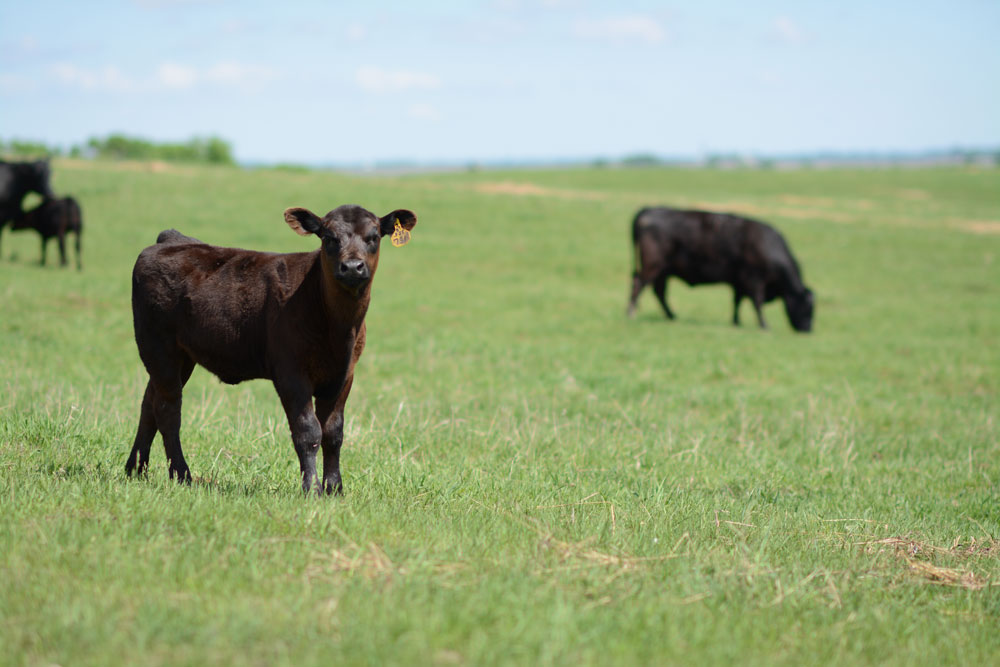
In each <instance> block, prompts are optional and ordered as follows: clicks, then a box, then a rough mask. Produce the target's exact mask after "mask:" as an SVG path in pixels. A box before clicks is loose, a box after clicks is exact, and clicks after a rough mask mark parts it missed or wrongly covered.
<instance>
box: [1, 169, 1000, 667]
mask: <svg viewBox="0 0 1000 667" xmlns="http://www.w3.org/2000/svg"><path fill="white" fill-rule="evenodd" d="M154 167H155V166H149V165H130V164H92V163H83V162H69V161H62V162H56V163H55V165H54V176H53V186H54V189H55V190H56V192H57V193H60V194H63V193H66V194H73V195H75V196H76V197H77V198H78V199H79V200H80V202H81V204H82V206H83V211H84V237H83V263H84V270H83V272H82V273H77V272H76V271H75V270H73V269H59V268H57V267H56V266H53V263H54V260H55V259H56V258H57V257H58V253H57V252H55V249H54V248H53V247H50V249H49V263H50V266H48V267H46V268H40V267H39V266H37V258H38V241H37V238H36V237H35V236H31V235H29V234H30V233H29V232H22V233H18V234H16V235H15V234H11V232H10V230H9V229H8V230H5V231H4V233H3V238H2V259H0V581H2V584H0V663H3V664H13V665H20V664H26V665H36V664H38V665H41V664H61V665H109V664H150V665H157V664H170V665H178V664H179V665H185V664H191V665H201V664H241V665H242V664H262V665H286V664H287V665H303V664H340V663H343V664H440V665H463V664H469V665H492V664H498V665H501V664H523V665H536V664H537V665H569V664H572V665H580V664H595V665H596V664H600V665H608V664H624V665H630V664H731V663H734V662H735V663H739V664H751V665H753V664H759V665H764V664H766V665H771V664H792V665H800V664H830V663H849V664H876V663H877V664H898V665H940V664H954V663H961V664H998V663H1000V632H998V628H1000V541H998V540H1000V485H998V481H1000V444H998V434H1000V424H998V417H1000V410H998V392H1000V170H972V169H958V168H955V169H927V170H831V171H808V170H804V171H792V172H777V171H710V170H679V169H650V170H601V169H577V170H569V169H567V170H553V171H541V170H539V171H508V172H500V171H480V172H462V173H451V174H415V175H406V176H394V177H388V176H382V177H361V176H350V175H343V174H334V173H325V172H293V171H288V170H257V171H247V170H238V169H227V168H198V167H166V168H154ZM342 203H358V204H362V205H363V206H365V207H366V208H368V209H370V210H372V211H374V212H376V213H378V214H385V213H387V212H388V211H390V210H392V209H395V208H400V207H405V208H410V209H412V210H413V211H415V212H416V213H417V216H418V218H419V224H418V225H417V227H416V229H415V230H414V233H413V241H412V242H411V243H410V245H408V246H406V247H404V248H393V247H391V246H390V245H389V244H388V243H384V244H383V249H382V258H381V263H380V268H379V271H378V275H377V276H376V277H375V286H374V292H373V293H374V296H373V302H372V307H371V310H370V311H369V315H368V347H367V350H366V352H365V354H364V356H363V357H362V359H361V362H360V364H359V367H358V372H357V377H356V379H355V384H354V390H353V394H352V396H351V398H350V401H349V402H348V405H347V413H346V416H347V425H346V429H345V444H344V451H343V456H342V463H341V465H342V470H343V473H344V481H345V490H346V495H345V496H344V497H343V498H332V499H327V498H323V499H320V498H315V497H308V498H303V497H302V495H301V493H300V492H299V483H298V481H297V477H298V463H297V460H296V457H295V455H294V452H293V449H292V445H291V440H290V438H289V436H288V428H287V425H286V423H285V419H284V416H283V414H282V412H281V409H280V406H279V404H278V400H277V397H276V395H275V394H274V391H273V389H272V388H271V386H270V385H269V384H268V383H266V382H251V383H245V384H242V385H239V386H236V387H230V386H226V385H222V384H221V383H220V382H218V381H217V380H216V379H214V378H213V377H211V376H210V375H209V374H208V373H207V372H205V371H204V370H197V371H195V374H194V376H193V377H192V379H191V381H190V383H189V384H188V386H187V390H186V392H185V407H184V425H183V429H182V441H183V443H184V446H185V453H186V456H187V459H188V462H189V464H190V466H191V469H192V473H193V474H194V477H195V482H194V484H193V485H192V486H191V487H178V486H175V485H173V484H171V483H169V482H168V480H167V470H166V462H165V460H164V455H163V449H162V446H161V443H160V440H159V438H157V440H156V441H155V442H154V445H153V455H152V464H151V469H150V474H149V476H148V477H147V478H145V479H140V480H128V479H127V478H126V477H125V475H124V464H125V459H126V456H127V454H128V452H129V449H130V447H131V442H132V438H133V436H134V430H135V427H136V422H137V419H138V409H139V404H140V400H141V395H142V390H143V388H144V385H145V381H146V376H145V372H144V370H143V369H142V367H141V364H140V362H139V359H138V355H137V353H136V350H135V344H134V341H133V337H132V323H131V311H130V305H129V293H130V272H131V267H132V263H133V262H134V260H135V257H136V255H137V254H138V252H139V251H140V250H141V249H142V248H143V247H144V246H146V245H149V244H150V243H152V242H153V240H154V239H155V237H156V234H157V233H158V232H159V231H160V230H161V229H164V228H167V227H176V228H178V229H180V230H181V231H183V232H185V233H187V234H191V235H194V236H197V237H200V238H202V239H204V240H206V241H208V242H212V243H216V244H220V245H235V246H241V247H247V248H254V249H262V250H274V251H297V250H311V249H313V248H314V247H315V246H316V243H315V242H314V241H313V240H312V239H311V238H307V239H303V238H301V237H298V236H296V235H295V234H294V233H292V232H291V231H290V230H289V229H288V228H287V227H286V226H285V224H284V222H283V220H282V211H283V210H284V209H285V208H286V207H288V206H306V207H309V208H311V209H313V210H314V211H317V212H319V213H320V214H322V213H325V212H326V211H327V210H329V209H331V208H333V207H334V206H336V205H339V204H342ZM658 203H662V204H675V205H697V206H703V207H712V208H719V209H726V210H731V211H735V212H741V213H745V214H749V215H753V216H757V217H760V218H762V219H764V220H767V221H769V222H771V223H772V224H774V225H775V226H776V227H778V228H779V229H780V230H781V231H782V232H783V233H784V235H785V237H786V238H787V239H788V241H789V244H790V245H791V248H792V250H793V252H794V253H795V254H796V256H797V258H798V259H799V261H800V263H801V264H802V266H803V269H804V275H805V280H806V283H807V284H808V285H810V286H811V287H812V288H813V289H814V290H815V291H816V294H817V310H816V320H815V329H814V333H813V334H811V335H798V334H795V333H793V332H792V331H791V329H790V328H789V326H788V324H787V321H786V318H785V315H784V312H783V309H782V307H781V306H780V305H779V304H777V303H775V304H772V305H770V306H768V307H767V308H766V311H765V312H766V315H767V317H768V318H769V321H770V324H771V329H770V331H767V332H762V331H760V330H758V329H757V328H756V325H755V324H754V317H753V313H752V308H751V306H750V304H749V303H746V302H744V305H743V309H744V310H743V313H742V314H743V321H744V326H743V327H742V328H735V327H733V326H731V325H730V324H729V317H730V307H731V305H730V304H731V301H730V292H729V290H728V288H726V287H721V286H720V287H699V288H697V289H690V288H688V287H687V286H685V285H683V284H680V283H676V282H671V285H670V298H671V305H672V306H673V307H674V310H675V311H676V312H677V315H678V320H677V321H675V322H672V323H671V322H667V321H666V320H665V319H664V318H663V316H662V314H661V313H660V312H659V308H658V306H657V304H656V302H655V299H654V298H653V295H652V293H651V292H648V291H647V292H646V293H644V294H643V296H642V298H641V299H640V302H639V313H638V315H637V317H636V318H635V319H634V320H631V321H630V320H627V319H626V318H625V317H624V310H625V306H626V300H627V296H628V290H629V285H630V274H631V243H630V223H631V217H632V215H633V213H634V212H635V210H636V209H637V208H638V207H640V206H642V205H649V204H658ZM12 256H13V259H12Z"/></svg>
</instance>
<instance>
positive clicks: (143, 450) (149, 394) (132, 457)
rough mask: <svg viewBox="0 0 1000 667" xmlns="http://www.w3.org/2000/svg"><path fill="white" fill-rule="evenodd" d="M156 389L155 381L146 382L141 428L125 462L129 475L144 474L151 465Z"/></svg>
mask: <svg viewBox="0 0 1000 667" xmlns="http://www.w3.org/2000/svg"><path fill="white" fill-rule="evenodd" d="M155 394H156V389H154V388H153V381H152V380H150V381H149V382H148V383H146V392H145V393H144V394H143V396H142V408H141V409H140V411H139V428H138V430H136V433H135V442H134V443H133V444H132V453H131V454H129V457H128V461H126V462H125V474H127V475H128V476H129V477H131V476H132V473H133V472H134V473H137V474H139V475H142V474H144V473H145V472H146V468H147V467H149V448H150V447H151V446H152V444H153V438H154V437H156V416H155V415H154V414H153V401H154V400H155Z"/></svg>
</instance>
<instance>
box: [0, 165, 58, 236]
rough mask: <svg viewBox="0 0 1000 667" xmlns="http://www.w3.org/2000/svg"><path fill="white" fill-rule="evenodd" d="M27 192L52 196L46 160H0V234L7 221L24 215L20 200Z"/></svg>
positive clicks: (46, 196)
mask: <svg viewBox="0 0 1000 667" xmlns="http://www.w3.org/2000/svg"><path fill="white" fill-rule="evenodd" d="M29 192H37V193H38V194H40V195H42V196H43V197H45V198H52V197H54V195H53V194H52V189H51V187H50V186H49V163H48V160H37V161H35V162H4V161H3V160H0V236H2V235H3V228H4V227H5V226H6V225H7V223H8V222H11V221H17V220H20V219H21V218H22V217H23V216H24V211H22V210H21V202H22V201H23V200H24V196H25V195H26V194H28V193H29Z"/></svg>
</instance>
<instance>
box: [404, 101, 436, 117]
mask: <svg viewBox="0 0 1000 667" xmlns="http://www.w3.org/2000/svg"><path fill="white" fill-rule="evenodd" d="M408 113H409V115H410V117H411V118H416V119H417V120H429V121H438V120H441V114H440V113H438V110H437V109H435V108H434V107H433V106H431V105H430V104H414V105H413V106H411V107H410V109H409V112H408Z"/></svg>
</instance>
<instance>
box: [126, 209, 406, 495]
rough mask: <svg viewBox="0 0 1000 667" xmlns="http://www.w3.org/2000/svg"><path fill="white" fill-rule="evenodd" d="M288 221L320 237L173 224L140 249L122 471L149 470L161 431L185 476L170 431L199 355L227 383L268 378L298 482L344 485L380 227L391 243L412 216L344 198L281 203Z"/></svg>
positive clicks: (174, 431)
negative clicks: (230, 239)
mask: <svg viewBox="0 0 1000 667" xmlns="http://www.w3.org/2000/svg"><path fill="white" fill-rule="evenodd" d="M285 222H286V223H287V224H288V226H289V227H291V228H292V229H293V230H294V231H296V232H297V233H299V234H301V235H303V236H305V235H308V234H315V235H316V236H318V237H319V239H320V243H321V245H320V247H319V248H318V249H317V250H314V251H312V252H301V253H290V254H276V253H266V252H254V251H251V250H241V249H238V248H219V247H216V246H211V245H207V244H205V243H202V242H201V241H199V240H198V239H193V238H191V237H189V236H184V235H183V234H181V233H180V232H177V231H175V230H172V229H171V230H167V231H164V232H161V233H160V235H159V237H157V239H156V245H152V246H149V247H148V248H146V249H145V250H143V251H142V253H140V255H139V258H138V259H137V260H136V263H135V269H134V270H133V272H132V316H133V322H134V325H135V340H136V344H137V345H138V347H139V356H140V357H141V358H142V363H143V364H144V365H145V367H146V370H147V371H148V372H149V384H147V385H146V393H145V395H144V396H143V399H142V411H141V414H140V417H139V428H138V431H137V433H136V436H135V444H134V445H133V446H132V453H131V454H130V456H129V458H128V462H127V463H126V465H125V471H126V473H128V474H129V475H131V474H132V473H133V472H136V471H138V472H140V473H141V472H143V471H144V470H145V469H146V467H147V465H148V463H149V449H150V445H151V443H152V441H153V437H154V436H155V434H156V431H157V430H159V432H160V434H161V435H162V436H163V446H164V449H165V450H166V454H167V459H168V461H169V474H170V477H171V478H174V477H176V478H177V480H178V481H181V482H190V481H191V472H190V470H189V469H188V465H187V463H186V462H185V460H184V454H183V453H182V451H181V443H180V437H179V434H180V425H181V391H182V389H183V387H184V383H185V382H187V380H188V378H189V377H190V376H191V371H192V370H194V367H195V364H200V365H201V366H203V367H205V368H206V369H208V370H209V371H211V372H212V373H214V374H215V375H216V376H218V378H219V379H220V380H222V381H223V382H225V383H227V384H237V383H239V382H243V381H244V380H251V379H255V378H262V379H268V380H270V381H271V382H272V383H273V384H274V388H275V390H276V391H277V393H278V397H279V398H280V399H281V404H282V407H283V408H284V410H285V414H286V416H287V417H288V425H289V428H290V429H291V434H292V442H293V444H294V445H295V452H296V454H298V457H299V467H300V469H301V472H302V489H303V491H305V492H308V491H309V489H310V488H311V487H312V486H313V484H315V485H316V490H317V492H318V493H322V492H323V491H324V490H325V491H326V492H327V493H338V494H339V493H342V492H343V484H342V482H341V477H340V447H341V443H342V442H343V439H344V404H345V402H346V401H347V396H348V394H349V393H350V391H351V384H352V382H353V380H354V365H355V364H356V363H357V361H358V357H360V356H361V351H362V350H363V349H364V347H365V313H366V312H367V311H368V304H369V302H370V300H371V284H372V277H373V276H374V275H375V269H376V268H377V267H378V258H379V246H380V243H381V239H382V237H383V236H385V235H387V234H392V241H393V244H394V245H402V244H403V243H405V242H406V240H408V238H409V230H411V229H413V227H414V225H416V224H417V218H416V216H415V215H414V214H413V213H412V212H411V211H407V210H405V209H399V210H396V211H393V212H392V213H389V214H388V215H386V216H385V217H382V218H379V217H377V216H376V215H375V214H373V213H370V212H369V211H366V210H365V209H363V208H361V207H360V206H341V207H339V208H336V209H334V210H332V211H330V212H329V213H327V214H326V215H325V216H323V217H322V218H320V217H318V216H316V215H315V214H313V213H312V212H310V211H307V210H306V209H303V208H290V209H288V210H286V211H285ZM314 398H315V408H314V406H313V399H314ZM321 445H322V447H323V484H322V486H320V485H319V480H318V479H317V477H316V452H317V450H318V449H319V447H320V446H321Z"/></svg>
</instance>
